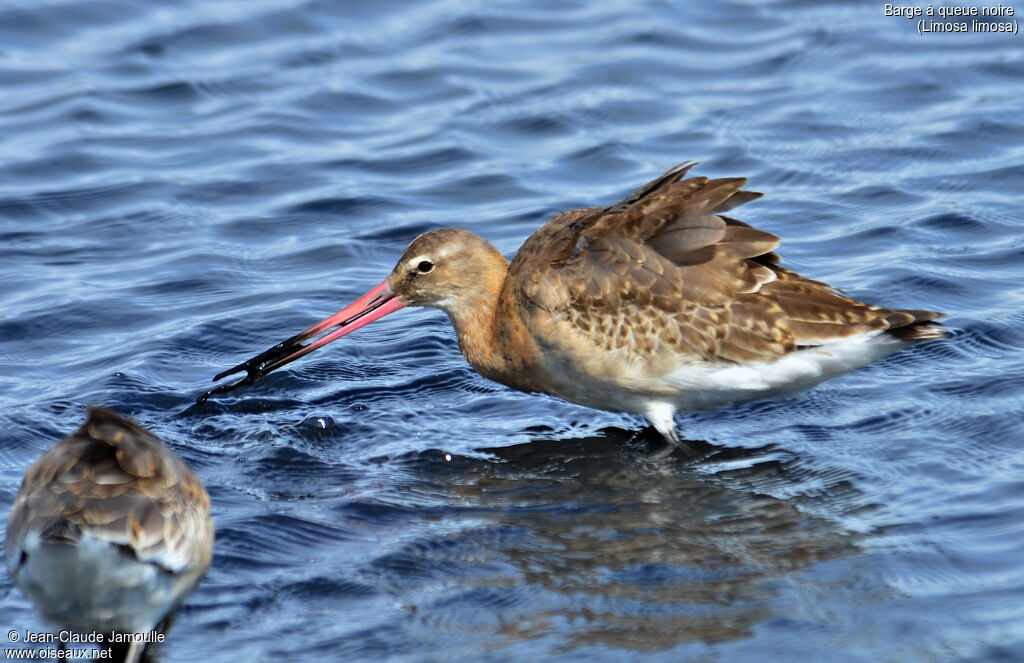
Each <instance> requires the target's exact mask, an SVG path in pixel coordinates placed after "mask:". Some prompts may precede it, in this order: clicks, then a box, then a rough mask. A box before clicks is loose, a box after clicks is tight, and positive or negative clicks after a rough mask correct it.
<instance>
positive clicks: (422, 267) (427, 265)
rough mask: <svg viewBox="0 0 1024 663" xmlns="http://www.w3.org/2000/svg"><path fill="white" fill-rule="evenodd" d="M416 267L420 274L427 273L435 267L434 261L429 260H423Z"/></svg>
mask: <svg viewBox="0 0 1024 663" xmlns="http://www.w3.org/2000/svg"><path fill="white" fill-rule="evenodd" d="M416 269H417V270H418V271H419V273H420V274H426V273H427V272H429V271H430V270H432V269H434V263H432V262H430V261H429V260H421V261H420V264H418V265H416Z"/></svg>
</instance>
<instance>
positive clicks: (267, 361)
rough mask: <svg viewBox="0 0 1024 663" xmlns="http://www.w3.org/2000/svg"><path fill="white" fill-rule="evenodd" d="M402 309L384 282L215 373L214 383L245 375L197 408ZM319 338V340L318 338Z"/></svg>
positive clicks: (210, 393)
mask: <svg viewBox="0 0 1024 663" xmlns="http://www.w3.org/2000/svg"><path fill="white" fill-rule="evenodd" d="M405 305H406V303H405V302H404V301H403V300H402V298H401V297H399V296H398V295H396V294H395V293H394V292H393V291H392V290H391V287H390V286H388V282H387V281H384V282H383V283H381V284H380V285H378V286H377V287H376V288H374V289H372V290H370V292H368V293H366V294H365V295H363V296H362V297H360V298H359V299H357V300H356V301H354V302H352V303H351V304H349V305H348V306H346V307H345V308H343V309H341V310H340V311H338V312H337V313H335V314H334V315H332V316H330V317H329V318H327V319H325V320H322V321H320V322H318V323H316V324H315V325H313V326H312V327H310V328H309V329H307V330H305V331H303V332H301V333H298V334H296V335H295V336H292V337H291V338H289V339H288V340H286V341H282V342H280V343H278V344H277V345H275V346H274V347H272V348H270V349H268V350H266V351H265V352H261V353H260V354H258V355H256V356H255V357H253V358H252V359H249V360H248V361H244V362H242V363H241V364H239V365H238V366H235V367H234V368H231V369H229V370H226V371H224V372H223V373H218V374H217V375H216V376H215V377H214V378H213V381H214V382H216V381H217V380H221V379H223V378H226V377H227V376H229V375H233V374H235V373H240V372H242V371H245V372H246V376H245V377H244V378H242V379H241V380H239V381H238V382H234V383H232V384H225V385H221V386H219V387H214V388H213V389H211V390H210V391H208V392H206V393H204V394H203V395H202V396H200V397H199V398H198V399H196V404H197V405H199V404H202V403H205V402H206V400H207V399H208V398H210V396H213V395H214V394H223V393H226V392H229V391H232V390H234V389H237V388H238V387H242V386H245V385H250V384H253V383H254V382H256V380H258V379H260V378H261V377H263V376H264V375H266V374H267V373H270V372H271V371H274V370H277V369H278V368H281V367H282V366H284V365H285V364H288V363H290V362H293V361H295V360H296V359H298V358H299V357H301V356H303V355H306V354H309V353H310V352H312V351H313V350H316V349H317V348H321V347H323V346H325V345H327V344H328V343H330V342H331V341H336V340H338V339H339V338H341V337H342V336H345V335H347V334H351V333H352V332H354V331H355V330H357V329H359V328H360V327H365V326H366V325H368V324H370V323H371V322H373V321H374V320H377V319H379V318H383V317H384V316H385V315H387V314H388V313H393V312H395V311H397V310H398V309H400V308H402V307H403V306H405ZM335 328H337V329H335ZM331 330H333V331H331ZM325 332H326V333H325ZM318 336H319V338H317V337H318ZM310 339H316V340H314V341H312V342H311V343H306V345H303V343H305V342H306V341H308V340H310Z"/></svg>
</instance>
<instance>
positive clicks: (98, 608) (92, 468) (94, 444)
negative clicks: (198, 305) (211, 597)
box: [5, 408, 213, 663]
mask: <svg viewBox="0 0 1024 663" xmlns="http://www.w3.org/2000/svg"><path fill="white" fill-rule="evenodd" d="M5 545H6V556H7V570H8V572H9V573H10V575H11V578H12V579H13V580H14V584H15V585H17V586H18V588H19V589H21V591H22V593H23V594H25V596H27V597H28V598H29V599H30V600H31V601H32V603H33V604H34V605H35V607H36V610H38V611H39V613H40V615H41V616H42V617H43V619H44V620H45V621H47V622H48V623H50V624H51V625H52V626H53V627H54V628H56V629H58V630H65V629H66V630H70V631H75V632H78V633H99V634H101V635H102V636H103V637H104V641H103V644H98V645H97V647H99V648H101V649H102V648H105V647H106V646H107V645H108V644H109V643H110V640H111V639H114V640H115V643H121V644H124V645H126V647H121V646H117V644H115V647H117V649H119V650H123V649H127V651H126V658H125V660H126V661H130V662H133V663H134V662H135V661H137V660H139V657H140V656H141V655H142V651H143V649H144V648H145V645H146V643H147V642H149V641H152V636H151V633H152V632H153V630H154V629H155V628H157V625H158V624H159V623H160V622H161V621H162V620H163V619H164V618H165V617H166V616H168V615H169V613H171V612H172V611H173V610H174V609H175V608H177V607H178V606H179V605H181V604H182V603H183V602H184V601H185V598H186V597H187V596H188V595H189V594H191V593H192V590H194V589H195V587H196V585H197V584H198V583H199V580H200V579H201V578H202V577H203V575H205V573H206V570H207V569H208V568H209V567H210V560H211V558H212V555H213V520H212V518H211V517H210V498H209V496H208V495H207V493H206V489H205V488H203V486H202V484H201V483H199V480H198V479H196V476H195V475H194V474H193V473H192V470H190V469H189V468H188V466H187V465H185V463H184V462H183V461H182V460H181V459H180V458H178V456H176V455H175V454H174V453H173V452H172V451H171V450H170V449H168V448H167V447H166V446H164V444H163V442H161V441H160V440H158V439H157V438H156V437H154V436H153V435H151V434H150V433H148V432H147V431H146V430H145V429H143V428H142V427H140V426H139V425H137V424H136V423H134V422H132V421H129V420H127V419H122V418H121V417H119V416H118V415H116V414H114V413H113V412H111V411H109V410H104V409H101V408H89V410H88V416H87V419H86V421H85V423H84V424H82V426H81V427H80V428H79V429H78V430H77V431H75V432H74V433H72V434H71V435H69V436H68V437H66V438H64V439H63V440H61V441H60V442H58V443H57V444H55V445H54V446H53V447H51V448H50V449H49V450H48V451H46V452H45V453H44V454H43V455H42V456H40V457H39V459H38V460H36V462H35V463H33V464H32V467H30V468H29V470H28V472H27V473H26V474H25V479H24V481H22V483H21V490H19V491H18V497H17V499H16V501H15V502H14V508H13V509H12V510H11V516H10V519H9V520H8V521H7V540H6V544H5ZM111 634H117V635H116V636H115V638H111V637H110V636H111ZM133 634H134V636H133ZM121 636H127V637H121Z"/></svg>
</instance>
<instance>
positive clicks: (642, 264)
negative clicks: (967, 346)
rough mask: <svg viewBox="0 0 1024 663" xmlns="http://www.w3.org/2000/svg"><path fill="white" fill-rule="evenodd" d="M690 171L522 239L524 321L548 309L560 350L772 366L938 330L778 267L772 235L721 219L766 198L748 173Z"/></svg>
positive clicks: (929, 314)
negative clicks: (827, 349) (561, 337)
mask: <svg viewBox="0 0 1024 663" xmlns="http://www.w3.org/2000/svg"><path fill="white" fill-rule="evenodd" d="M694 165H695V164H688V165H683V166H680V167H677V168H674V169H672V170H670V171H669V172H667V173H666V174H664V175H662V176H661V177H659V178H658V179H656V180H654V181H652V182H650V183H649V184H647V185H645V186H644V187H641V188H640V189H638V190H637V191H636V192H634V193H633V194H632V195H630V196H629V197H627V198H626V199H625V200H623V201H621V202H619V203H616V204H614V205H611V206H608V207H592V208H587V209H580V210H572V211H568V212H563V213H561V214H559V215H557V216H555V217H554V218H552V219H551V220H550V221H548V222H547V223H546V224H545V225H544V226H542V227H541V228H540V229H539V230H538V231H537V232H535V233H534V234H533V235H532V236H531V237H530V238H529V239H527V241H526V242H525V243H524V244H523V247H522V248H521V249H520V251H519V252H518V253H517V254H516V256H515V259H514V260H513V261H512V264H511V265H510V267H509V276H508V280H507V281H506V286H505V287H506V289H508V290H509V292H507V293H506V295H505V296H510V295H511V296H512V297H514V298H516V300H517V301H518V305H519V307H520V309H521V310H523V311H534V312H535V313H536V315H535V316H530V315H527V324H528V326H531V327H532V328H533V329H534V331H535V332H539V331H540V329H539V327H540V326H545V325H546V326H548V327H550V326H551V324H552V323H551V319H552V314H553V316H554V318H556V319H558V320H560V321H561V323H562V324H563V325H565V326H564V327H563V328H561V329H560V333H568V334H570V335H572V336H574V338H572V339H567V340H566V341H565V345H566V347H570V346H573V344H576V345H575V347H578V346H579V343H580V341H581V340H582V341H587V342H589V343H590V344H591V345H592V346H593V347H595V348H597V349H600V350H619V349H622V350H628V351H629V352H632V353H633V354H634V356H635V357H637V358H640V359H642V360H643V361H647V362H653V361H657V359H658V358H659V357H662V356H666V355H669V354H671V355H672V356H676V357H678V356H690V357H692V358H693V359H694V360H702V361H707V362H721V363H739V362H752V361H770V360H773V359H776V358H779V357H781V356H783V355H785V354H788V353H790V352H793V351H795V350H797V349H798V348H800V347H802V346H808V345H820V344H823V343H828V342H830V341H836V340H840V339H843V338H848V337H850V336H854V335H857V334H860V333H862V332H866V331H871V330H877V331H887V332H889V333H890V334H892V335H894V336H896V337H898V338H902V339H906V340H917V339H926V338H937V337H940V336H942V335H943V334H944V332H943V330H942V328H941V327H936V326H933V325H928V324H925V323H928V322H930V321H932V320H934V319H935V318H937V317H938V316H939V314H938V313H936V312H934V311H918V310H889V309H884V308H881V307H877V306H871V305H867V304H863V303H861V302H858V301H855V300H853V299H850V298H848V297H846V296H844V295H842V294H841V293H839V292H838V291H837V290H835V289H833V288H832V287H830V286H828V285H827V284H824V283H821V282H818V281H813V280H810V279H806V278H804V277H803V276H800V275H799V274H797V273H795V272H792V271H789V270H787V269H785V268H782V267H780V266H779V265H778V263H779V258H778V256H777V255H776V254H775V253H774V249H775V248H776V247H777V246H778V243H779V238H778V237H777V236H775V235H773V234H771V233H767V232H764V231H761V230H757V229H756V228H752V227H750V226H749V225H747V224H745V223H743V222H741V221H738V220H736V219H733V218H731V217H728V216H725V212H728V211H730V210H732V209H734V208H736V207H738V206H739V205H742V204H744V203H746V202H749V201H751V200H755V199H756V198H759V197H760V196H761V194H760V193H756V192H753V191H744V190H742V187H743V186H744V185H745V184H746V180H745V179H743V178H728V179H714V180H711V179H708V178H706V177H693V178H689V179H684V178H685V176H686V174H687V173H688V172H689V171H690V169H691V168H692V167H693V166H694ZM531 319H532V322H530V320H531ZM538 335H540V336H542V337H543V334H538ZM549 335H550V334H549Z"/></svg>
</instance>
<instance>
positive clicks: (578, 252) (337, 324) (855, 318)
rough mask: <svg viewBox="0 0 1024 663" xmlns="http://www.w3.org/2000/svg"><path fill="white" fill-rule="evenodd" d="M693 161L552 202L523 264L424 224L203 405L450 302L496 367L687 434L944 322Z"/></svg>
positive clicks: (479, 354)
mask: <svg viewBox="0 0 1024 663" xmlns="http://www.w3.org/2000/svg"><path fill="white" fill-rule="evenodd" d="M694 165H695V164H689V165H686V164H684V165H682V166H679V167H676V168H674V169H672V170H670V171H669V172H667V173H665V174H664V175H662V176H661V177H659V178H657V179H656V180H654V181H653V182H650V183H649V184H647V185H646V186H644V187H642V188H640V189H639V190H637V191H636V192H634V193H633V194H632V195H630V196H629V197H628V198H626V199H625V200H623V201H621V202H618V203H615V204H614V205H611V206H608V207H590V208H587V209H579V210H571V211H567V212H562V213H561V214H558V215H556V216H555V217H553V218H552V219H551V220H550V221H548V222H547V223H545V224H544V225H543V226H542V227H541V228H540V229H538V230H537V231H536V232H534V233H533V235H531V236H530V237H529V239H527V240H526V242H525V243H524V244H523V246H522V247H521V248H520V249H519V252H518V253H516V255H515V257H514V258H513V259H512V262H511V263H509V262H508V261H507V260H506V259H505V258H504V257H502V255H501V253H499V252H498V250H497V249H496V248H495V247H494V246H492V245H491V244H490V243H489V242H487V241H486V240H484V239H483V238H481V237H479V236H477V235H475V234H473V233H471V232H469V231H467V230H460V229H456V228H444V229H441V230H433V231H430V232H427V233H424V234H423V235H420V236H419V237H417V238H416V239H415V240H413V242H412V243H411V244H410V245H409V246H408V248H406V250H405V253H403V254H402V257H401V258H400V259H399V261H398V264H397V265H396V266H395V268H394V270H393V271H392V272H391V275H390V276H388V278H387V279H386V280H385V281H384V282H383V283H381V284H380V285H378V286H377V287H375V288H373V289H372V290H370V291H369V292H368V293H367V294H366V295H364V296H363V297H361V298H360V299H358V300H357V301H356V302H355V303H353V304H352V305H350V306H348V307H346V308H344V309H342V310H341V311H339V312H338V313H336V314H334V315H332V316H330V317H329V318H327V319H325V320H323V321H322V322H320V323H318V324H316V325H313V326H312V327H310V328H309V329H307V330H306V331H304V332H302V333H300V334H298V335H296V336H293V337H292V338H290V339H288V340H286V341H284V342H282V343H279V344H278V345H276V346H274V347H272V348H270V349H269V350H267V351H266V352H263V353H262V354H260V355H257V356H256V357H254V358H252V359H250V360H249V361H247V362H244V363H242V364H239V365H238V366H235V367H234V368H232V369H231V370H228V371H225V372H223V373H221V374H220V375H218V376H216V377H215V378H214V380H220V379H221V378H224V377H226V376H228V375H232V374H234V373H236V372H240V371H246V373H247V376H246V377H245V378H244V379H242V380H241V381H239V382H237V383H234V384H228V385H222V386H220V387H217V388H215V389H213V390H211V391H209V392H207V393H205V394H203V395H202V396H200V398H199V402H200V403H201V402H203V401H205V400H206V399H207V398H208V397H209V396H210V395H211V394H215V393H221V392H225V391H229V390H231V389H234V388H236V387H238V386H241V385H245V384H252V383H253V382H254V381H255V380H256V379H258V378H259V377H261V376H263V375H265V374H267V373H269V372H270V371H273V370H275V369H277V368H280V367H281V366H284V365H285V364H287V363H289V362H291V361H294V360H295V359H298V358H299V357H301V356H303V355H305V354H307V353H309V352H312V351H313V350H316V349H317V348H319V347H322V346H324V345H326V344H327V343H330V342H331V341H334V340H337V339H339V338H341V337H342V336H345V335H346V334H349V333H351V332H353V331H355V330H356V329H359V328H360V327H362V326H364V325H367V324H369V323H371V322H373V321H374V320H377V319H378V318H381V317H383V316H385V315H387V314H389V313H391V312H393V311H397V310H398V309H400V308H402V307H404V306H428V307H432V308H439V309H441V310H442V311H444V312H446V313H447V314H448V317H449V318H450V319H451V322H452V324H453V325H454V327H455V332H456V334H457V336H458V339H459V347H460V348H461V349H462V353H463V355H465V357H466V359H467V360H468V361H469V363H470V364H471V365H472V366H473V368H474V369H476V370H477V372H479V373H480V374H481V375H483V376H484V377H486V378H490V379H491V380H495V381H497V382H500V383H502V384H505V385H508V386H509V387H512V388H513V389H519V390H522V391H528V392H534V391H536V392H545V393H549V394H553V395H555V396H559V397H561V398H564V399H565V400H567V401H571V402H573V403H579V404H581V405H586V406H589V407H593V408H599V409H603V410H612V411H620V412H633V413H639V414H642V415H644V416H646V417H647V419H648V420H650V422H651V423H652V424H653V425H654V427H655V428H656V429H657V430H658V431H659V432H661V433H662V434H663V435H664V436H665V437H667V438H668V439H669V440H671V441H673V442H675V443H676V444H680V440H679V438H678V436H677V435H676V431H675V423H674V420H673V415H674V414H675V413H676V412H679V411H687V410H699V409H705V408H714V407H720V406H723V405H728V404H730V403H735V402H738V401H746V400H752V399H761V398H768V397H774V396H778V395H781V394H788V393H793V392H796V391H800V390H804V389H807V388H809V387H812V386H814V385H816V384H818V383H819V382H821V381H823V380H826V379H828V378H831V377H833V376H836V375H840V374H842V373H846V372H848V371H851V370H853V369H855V368H859V367H860V366H863V365H865V364H867V363H869V362H871V361H874V360H876V359H879V358H881V357H884V356H885V355H887V354H890V353H891V352H894V351H896V350H899V349H900V348H902V347H905V346H907V345H908V344H909V343H911V342H913V341H920V340H925V339H934V338H939V337H941V336H943V335H944V333H945V332H944V330H943V329H942V327H940V326H936V325H935V324H934V323H933V321H934V320H935V319H936V318H938V317H939V315H940V314H939V313H936V312H934V311H923V310H910V309H886V308H881V307H879V306H872V305H869V304H864V303H861V302H858V301H856V300H853V299H850V298H849V297H846V296H845V295H843V294H842V293H840V292H839V291H838V290H836V289H835V288H833V287H831V286H829V285H827V284H825V283H821V282H819V281H812V280H811V279H808V278H804V277H803V276H801V275H799V274H797V273H795V272H792V271H790V270H788V269H785V268H784V267H781V266H780V265H779V257H778V256H777V255H776V254H775V253H774V250H775V248H776V246H777V245H778V243H779V238H778V237H777V236H775V235H772V234H771V233H767V232H764V231H761V230H757V229H755V228H752V227H751V226H749V225H747V224H745V223H743V222H741V221H737V220H736V219H733V218H731V217H729V216H726V215H725V213H726V212H729V211H730V210H732V209H733V208H735V207H737V206H739V205H742V204H743V203H747V202H749V201H751V200H754V199H755V198H759V197H760V196H761V194H760V193H756V192H753V191H744V190H743V189H742V187H743V186H744V185H745V184H746V179H743V178H728V179H714V180H709V179H708V178H706V177H691V178H689V179H685V177H686V174H687V173H688V172H689V170H690V169H691V168H692V167H693V166H694ZM321 335H322V336H321ZM318 336H319V337H320V338H316V337H318ZM312 339H315V340H312ZM307 341H311V342H309V343H306V342H307ZM304 343H306V344H305V345H304Z"/></svg>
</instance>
